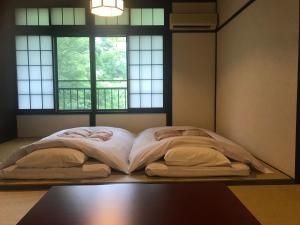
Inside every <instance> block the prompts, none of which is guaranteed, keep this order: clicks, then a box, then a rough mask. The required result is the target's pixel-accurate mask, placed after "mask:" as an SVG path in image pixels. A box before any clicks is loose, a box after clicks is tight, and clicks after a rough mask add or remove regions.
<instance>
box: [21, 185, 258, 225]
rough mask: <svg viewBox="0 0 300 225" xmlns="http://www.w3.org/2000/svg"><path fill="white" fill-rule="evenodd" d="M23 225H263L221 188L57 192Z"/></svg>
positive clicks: (87, 188) (95, 187) (107, 188)
mask: <svg viewBox="0 0 300 225" xmlns="http://www.w3.org/2000/svg"><path fill="white" fill-rule="evenodd" d="M18 225H260V223H259V222H258V221H257V220H256V219H255V218H254V216H252V214H251V213H250V212H249V211H248V210H247V209H246V208H245V207H244V205H243V204H242V203H241V202H240V201H239V200H238V199H237V198H236V197H235V195H234V194H233V193H232V192H231V191H230V190H229V189H228V188H227V187H226V186H225V185H224V184H221V183H180V184H112V185H91V186H62V187H53V188H51V189H50V191H49V192H48V193H47V194H46V195H45V196H44V197H43V198H42V199H41V200H40V201H39V202H38V203H37V204H36V205H35V206H34V207H33V208H32V209H31V210H30V211H29V213H28V214H27V215H26V216H25V217H24V218H23V219H22V220H21V221H20V222H19V223H18Z"/></svg>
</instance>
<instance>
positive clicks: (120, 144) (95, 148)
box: [0, 127, 134, 173]
mask: <svg viewBox="0 0 300 225" xmlns="http://www.w3.org/2000/svg"><path fill="white" fill-rule="evenodd" d="M103 134H105V135H106V134H109V135H110V139H108V140H105V141H104V139H105V138H103V136H102V135H103ZM112 134H113V135H112ZM76 135H78V136H77V137H76ZM94 135H95V136H94ZM97 135H100V136H101V137H100V138H99V137H98V136H97ZM70 136H71V138H70ZM96 136H97V137H96ZM95 137H96V138H95ZM133 141H134V135H133V134H132V133H131V132H129V131H127V130H124V129H121V128H113V127H81V128H72V129H68V130H63V131H59V132H57V133H54V134H52V135H50V136H48V137H46V138H43V139H41V140H40V141H37V142H35V143H33V144H30V145H27V146H24V147H22V148H21V149H19V150H18V151H16V152H14V153H13V154H12V155H11V156H10V157H9V158H8V160H7V161H6V162H4V163H3V164H1V165H0V169H3V168H6V167H8V166H10V165H13V164H14V163H15V162H16V161H17V160H19V159H21V158H22V157H24V156H25V155H27V154H29V153H31V152H33V151H36V150H41V149H46V148H57V147H66V148H73V149H78V150H80V151H81V152H83V153H84V154H86V155H87V156H89V157H91V158H94V159H96V160H98V161H100V162H103V163H105V164H107V165H108V166H110V167H111V168H114V169H117V170H119V171H122V172H125V173H127V172H128V157H129V153H130V150H131V147H132V144H133Z"/></svg>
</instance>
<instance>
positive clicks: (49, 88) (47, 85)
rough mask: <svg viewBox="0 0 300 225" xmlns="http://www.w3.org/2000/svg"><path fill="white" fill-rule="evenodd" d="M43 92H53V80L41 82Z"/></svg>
mask: <svg viewBox="0 0 300 225" xmlns="http://www.w3.org/2000/svg"><path fill="white" fill-rule="evenodd" d="M42 88H43V94H53V81H43V82H42Z"/></svg>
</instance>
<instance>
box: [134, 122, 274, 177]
mask: <svg viewBox="0 0 300 225" xmlns="http://www.w3.org/2000/svg"><path fill="white" fill-rule="evenodd" d="M169 128H170V129H180V130H184V129H196V128H195V127H182V126H181V127H169ZM161 129H166V127H157V128H150V129H147V130H145V131H143V132H142V133H140V134H139V135H138V137H137V138H136V139H135V141H134V143H133V147H132V150H131V152H130V155H129V162H130V165H129V172H132V171H134V170H136V169H138V168H141V167H145V166H146V165H148V164H150V163H152V162H154V161H156V160H159V159H160V158H162V157H163V156H164V155H165V154H166V153H167V151H168V150H169V149H171V148H174V147H182V146H192V147H209V148H213V149H215V150H217V151H219V152H221V153H223V154H224V155H225V156H226V157H228V158H230V159H233V160H234V161H238V162H242V163H244V164H249V165H251V166H252V167H254V168H256V169H257V170H258V171H261V172H263V173H272V172H271V171H270V170H269V169H268V168H266V167H265V166H264V165H263V164H261V163H260V162H259V161H258V160H257V159H256V158H255V157H254V156H253V155H252V154H250V153H249V152H248V151H246V150H245V149H244V148H243V147H241V146H239V145H237V144H235V143H234V142H232V141H230V140H228V139H226V138H224V137H221V136H220V135H218V134H216V133H214V132H212V131H208V130H205V129H201V130H203V131H204V132H206V133H207V134H208V135H209V136H211V137H212V138H210V137H202V136H178V137H170V138H166V139H163V140H161V141H157V140H155V137H154V133H155V132H156V131H159V130H161Z"/></svg>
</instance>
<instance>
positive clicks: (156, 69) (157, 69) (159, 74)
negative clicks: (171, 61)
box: [152, 65, 163, 79]
mask: <svg viewBox="0 0 300 225" xmlns="http://www.w3.org/2000/svg"><path fill="white" fill-rule="evenodd" d="M152 79H163V66H159V65H154V66H152Z"/></svg>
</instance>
